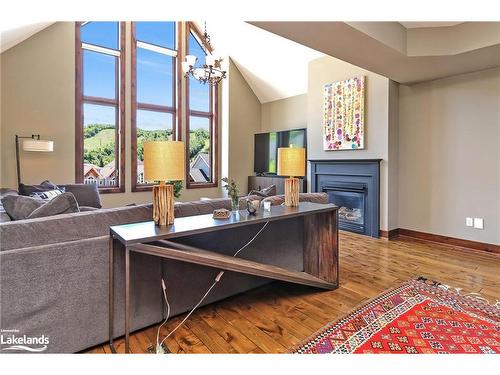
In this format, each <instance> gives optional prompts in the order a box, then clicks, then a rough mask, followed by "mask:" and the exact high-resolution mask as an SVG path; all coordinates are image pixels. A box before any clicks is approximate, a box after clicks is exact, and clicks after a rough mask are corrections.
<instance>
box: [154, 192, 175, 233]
mask: <svg viewBox="0 0 500 375" xmlns="http://www.w3.org/2000/svg"><path fill="white" fill-rule="evenodd" d="M153 220H154V222H155V224H156V225H160V226H165V225H171V224H173V223H174V185H172V184H165V183H164V182H161V183H160V185H155V186H153Z"/></svg>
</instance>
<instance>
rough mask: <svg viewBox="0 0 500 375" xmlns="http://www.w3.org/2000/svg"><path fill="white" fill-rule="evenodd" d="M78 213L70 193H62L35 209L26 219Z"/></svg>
mask: <svg viewBox="0 0 500 375" xmlns="http://www.w3.org/2000/svg"><path fill="white" fill-rule="evenodd" d="M73 212H80V209H79V207H78V202H77V201H76V199H75V196H74V195H73V194H71V193H63V194H61V195H58V196H57V197H55V198H53V199H51V200H50V201H48V202H47V203H45V204H44V205H43V206H40V207H38V208H37V209H35V210H34V211H33V212H32V213H31V214H30V215H29V216H28V217H27V218H28V219H34V218H37V217H46V216H53V215H61V214H70V213H73Z"/></svg>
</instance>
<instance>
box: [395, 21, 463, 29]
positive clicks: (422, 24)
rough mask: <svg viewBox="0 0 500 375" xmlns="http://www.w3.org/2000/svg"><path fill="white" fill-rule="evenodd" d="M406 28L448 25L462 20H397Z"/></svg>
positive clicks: (453, 24) (456, 23)
mask: <svg viewBox="0 0 500 375" xmlns="http://www.w3.org/2000/svg"><path fill="white" fill-rule="evenodd" d="M399 23H400V24H401V25H403V26H404V27H406V28H407V29H418V28H423V27H449V26H455V25H458V24H460V23H463V22H399Z"/></svg>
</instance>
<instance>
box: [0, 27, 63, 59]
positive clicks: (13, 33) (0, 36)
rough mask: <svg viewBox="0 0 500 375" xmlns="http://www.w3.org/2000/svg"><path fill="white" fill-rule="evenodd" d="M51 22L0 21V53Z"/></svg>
mask: <svg viewBox="0 0 500 375" xmlns="http://www.w3.org/2000/svg"><path fill="white" fill-rule="evenodd" d="M52 24H53V22H38V23H31V24H25V25H19V23H10V24H9V23H8V22H6V23H2V26H1V27H0V53H2V52H4V51H7V50H8V49H9V48H11V47H14V46H15V45H16V44H19V43H21V42H22V41H24V40H26V39H28V38H29V37H30V36H32V35H33V34H36V33H37V32H39V31H41V30H43V29H45V28H46V27H48V26H50V25H52Z"/></svg>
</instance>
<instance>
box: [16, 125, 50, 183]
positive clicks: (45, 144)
mask: <svg viewBox="0 0 500 375" xmlns="http://www.w3.org/2000/svg"><path fill="white" fill-rule="evenodd" d="M20 139H24V141H23V151H30V152H52V151H54V142H53V141H47V140H44V139H40V135H39V134H33V135H31V136H29V137H28V136H22V135H17V134H16V171H17V186H20V185H21V157H20V153H19V140H20Z"/></svg>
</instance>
